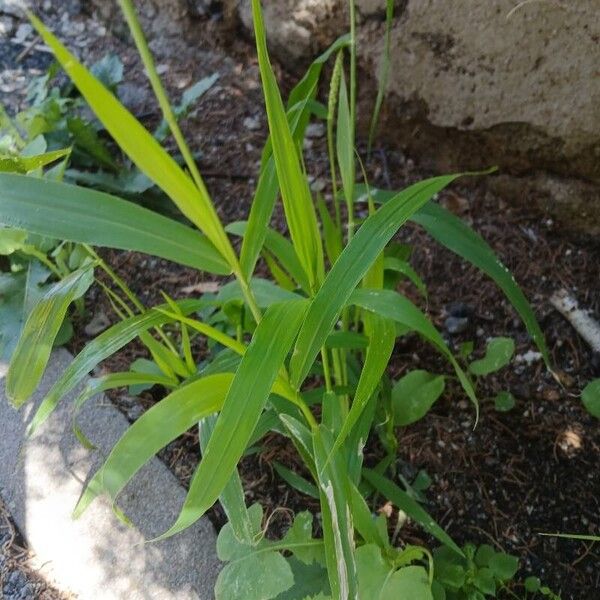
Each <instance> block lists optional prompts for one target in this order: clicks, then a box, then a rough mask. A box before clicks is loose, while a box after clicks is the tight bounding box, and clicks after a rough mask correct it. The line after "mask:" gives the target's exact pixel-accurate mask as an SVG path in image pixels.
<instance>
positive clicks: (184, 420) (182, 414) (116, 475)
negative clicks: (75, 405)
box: [73, 373, 234, 518]
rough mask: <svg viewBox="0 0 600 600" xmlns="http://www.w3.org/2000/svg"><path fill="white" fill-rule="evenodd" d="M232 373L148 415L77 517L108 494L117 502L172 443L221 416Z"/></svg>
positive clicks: (100, 474) (126, 438)
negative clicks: (209, 418) (214, 415)
mask: <svg viewBox="0 0 600 600" xmlns="http://www.w3.org/2000/svg"><path fill="white" fill-rule="evenodd" d="M233 377H234V376H233V375H232V374H231V373H221V374H217V375H209V376H208V377H204V378H202V379H198V380H196V381H194V382H193V383H190V384H189V385H187V386H185V387H183V388H181V389H179V390H175V391H174V392H172V393H171V394H169V395H168V396H167V397H166V398H165V399H164V400H161V401H160V402H159V403H158V404H155V405H154V406H153V407H152V408H151V409H150V410H148V411H146V412H145V413H144V414H143V415H142V416H141V417H140V418H139V419H138V420H137V421H136V422H135V423H133V425H131V426H130V427H129V429H128V430H127V431H126V432H125V434H124V435H123V436H122V437H121V439H120V440H119V441H118V442H117V443H116V444H115V446H114V448H113V449H112V451H111V453H110V454H109V455H108V458H107V459H106V462H105V463H104V464H103V465H102V467H101V468H100V469H99V470H98V471H97V472H96V474H95V475H94V477H93V478H92V479H91V481H90V482H89V483H88V485H87V487H86V489H85V491H84V492H83V494H82V496H81V498H80V500H79V502H78V503H77V506H76V507H75V510H74V512H73V516H74V517H75V518H77V517H79V516H81V514H83V512H84V511H85V509H86V508H87V507H88V506H89V505H90V503H91V502H92V500H94V498H96V497H97V496H99V495H100V494H102V493H107V494H108V495H109V496H110V498H111V499H112V500H113V502H114V501H115V500H116V498H117V496H118V494H119V492H120V491H121V490H122V489H123V488H124V487H125V486H126V485H127V482H128V481H129V480H130V479H131V478H132V477H133V476H134V475H135V474H136V473H137V472H138V471H139V470H140V469H141V468H142V467H143V466H144V465H145V464H146V463H147V462H148V461H149V460H150V459H151V458H152V457H153V456H154V455H155V454H156V453H157V452H158V451H159V450H161V448H164V447H165V446H166V445H167V444H168V443H169V442H171V441H173V440H174V439H175V438H177V437H178V436H180V435H182V434H183V433H185V432H186V431H187V430H188V429H190V428H191V427H193V426H194V425H196V424H197V423H198V421H200V420H201V419H203V418H204V417H206V416H208V415H211V414H212V413H215V412H217V411H218V410H220V409H221V407H222V406H223V401H224V399H225V396H226V394H227V391H228V390H229V387H230V386H231V382H232V381H233Z"/></svg>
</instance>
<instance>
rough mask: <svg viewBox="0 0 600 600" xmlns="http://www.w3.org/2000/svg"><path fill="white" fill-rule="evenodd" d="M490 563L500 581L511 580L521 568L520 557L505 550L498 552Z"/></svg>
mask: <svg viewBox="0 0 600 600" xmlns="http://www.w3.org/2000/svg"><path fill="white" fill-rule="evenodd" d="M488 564H489V567H490V570H491V571H492V572H493V573H494V576H495V577H497V578H498V579H499V580H500V581H509V580H511V579H512V578H513V577H514V576H515V574H516V572H517V571H518V570H519V559H518V558H517V557H516V556H511V555H510V554H506V553H504V552H496V554H494V556H492V558H491V559H490V561H489V563H488ZM482 591H483V590H482Z"/></svg>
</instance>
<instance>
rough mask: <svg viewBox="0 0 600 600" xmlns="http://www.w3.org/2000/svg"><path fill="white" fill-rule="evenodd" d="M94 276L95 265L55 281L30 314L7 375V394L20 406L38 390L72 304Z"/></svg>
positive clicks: (14, 404)
mask: <svg viewBox="0 0 600 600" xmlns="http://www.w3.org/2000/svg"><path fill="white" fill-rule="evenodd" d="M93 280H94V275H93V270H92V268H91V265H89V266H88V267H86V268H83V269H79V270H78V271H75V272H73V273H71V274H70V275H68V276H67V277H65V278H64V279H63V280H62V281H58V282H57V283H55V284H54V285H53V286H52V287H51V288H50V289H49V290H48V291H47V292H46V293H45V294H44V296H43V297H42V298H41V300H40V301H39V302H38V303H37V304H36V305H35V307H34V308H33V310H32V311H31V313H30V314H29V316H28V318H27V321H26V322H25V326H24V327H23V331H22V333H21V336H20V338H19V341H18V343H17V346H16V348H15V351H14V353H13V356H12V359H11V362H10V366H9V369H8V374H7V376H6V396H7V397H8V399H9V400H10V402H11V404H12V405H13V406H15V407H16V408H19V407H20V406H22V405H23V403H24V402H26V401H27V399H28V398H29V397H30V396H31V394H33V392H34V391H35V389H36V387H37V386H38V383H39V382H40V380H41V378H42V375H43V374H44V370H45V369H46V365H47V364H48V359H49V358H50V353H51V352H52V347H53V345H54V340H55V339H56V336H57V335H58V332H59V330H60V328H61V326H62V324H63V321H64V320H65V316H66V314H67V310H68V308H69V306H70V305H71V303H72V302H73V301H74V300H76V299H77V298H80V297H81V296H82V295H83V294H84V293H85V292H86V291H87V289H88V288H89V287H90V285H91V284H92V282H93Z"/></svg>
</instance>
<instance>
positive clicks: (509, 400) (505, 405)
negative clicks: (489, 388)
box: [494, 392, 517, 412]
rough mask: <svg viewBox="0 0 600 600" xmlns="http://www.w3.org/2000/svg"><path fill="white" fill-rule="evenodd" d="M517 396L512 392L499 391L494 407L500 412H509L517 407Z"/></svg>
mask: <svg viewBox="0 0 600 600" xmlns="http://www.w3.org/2000/svg"><path fill="white" fill-rule="evenodd" d="M516 403H517V402H516V400H515V397H514V396H513V395H512V394H511V393H510V392H499V393H498V394H497V395H496V397H495V398H494V408H495V409H496V410H497V411H498V412H508V411H509V410H512V409H513V408H514V407H515V404H516Z"/></svg>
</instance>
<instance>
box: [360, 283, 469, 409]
mask: <svg viewBox="0 0 600 600" xmlns="http://www.w3.org/2000/svg"><path fill="white" fill-rule="evenodd" d="M349 303H350V304H354V305H357V306H360V307H361V308H364V309H365V310H370V311H372V312H374V313H376V314H378V315H380V316H382V317H384V318H386V319H391V320H393V321H397V322H398V323H401V324H403V325H406V326H407V327H410V329H412V330H414V331H416V332H418V333H419V334H420V335H421V336H423V337H424V338H425V339H426V340H427V341H428V342H430V343H431V344H433V345H434V346H435V347H436V348H437V349H438V350H439V351H440V352H441V353H442V354H443V355H444V356H445V357H446V359H447V360H448V361H449V362H450V364H451V365H452V367H453V368H454V370H455V372H456V376H457V377H458V380H459V381H460V383H461V385H462V387H463V388H464V390H465V392H466V393H467V395H468V396H469V399H470V400H471V402H473V405H474V406H475V409H476V411H477V414H478V415H479V403H478V402H477V397H476V396H475V390H474V389H473V384H472V383H471V380H470V379H469V378H468V376H467V375H466V373H465V372H464V371H463V370H462V368H461V367H460V365H459V364H458V362H457V361H456V359H455V358H454V355H453V354H452V352H450V349H449V348H448V346H447V345H446V342H444V338H442V335H441V334H440V332H439V331H438V330H437V329H436V328H435V326H434V325H433V323H431V321H430V320H429V319H428V318H427V317H426V316H425V314H424V313H423V312H422V311H421V310H420V309H419V308H417V307H416V306H415V305H414V304H413V303H412V302H411V301H410V300H409V299H408V298H405V297H404V296H402V295H401V294H398V293H397V292H394V291H393V290H369V289H357V290H354V292H353V293H352V295H351V296H350V300H349Z"/></svg>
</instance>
